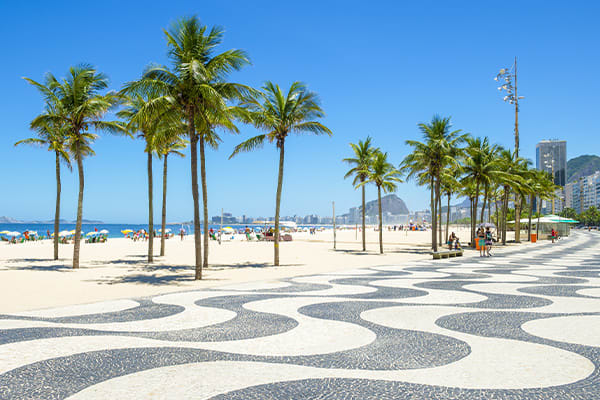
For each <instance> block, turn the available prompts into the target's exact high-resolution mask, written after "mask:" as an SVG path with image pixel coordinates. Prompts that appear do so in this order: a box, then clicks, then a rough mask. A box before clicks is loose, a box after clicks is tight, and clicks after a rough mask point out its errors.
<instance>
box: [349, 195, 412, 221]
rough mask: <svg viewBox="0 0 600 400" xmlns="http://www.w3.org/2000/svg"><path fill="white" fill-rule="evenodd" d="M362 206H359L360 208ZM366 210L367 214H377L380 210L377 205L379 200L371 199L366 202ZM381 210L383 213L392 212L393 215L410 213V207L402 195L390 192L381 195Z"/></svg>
mask: <svg viewBox="0 0 600 400" xmlns="http://www.w3.org/2000/svg"><path fill="white" fill-rule="evenodd" d="M360 209H361V207H359V210H360ZM365 210H366V213H365V214H367V215H373V216H375V215H377V214H378V212H379V209H378V206H377V200H371V201H369V202H367V203H366V204H365ZM381 210H382V211H383V213H384V214H385V213H388V212H389V213H390V214H392V215H406V214H408V213H409V212H408V207H406V204H405V203H404V200H402V199H401V198H400V197H398V196H396V195H395V194H393V193H392V194H388V195H386V196H383V197H381Z"/></svg>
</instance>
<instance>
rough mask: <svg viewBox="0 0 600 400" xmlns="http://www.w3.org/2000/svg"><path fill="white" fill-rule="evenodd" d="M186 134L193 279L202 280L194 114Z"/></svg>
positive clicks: (196, 139) (190, 117)
mask: <svg viewBox="0 0 600 400" xmlns="http://www.w3.org/2000/svg"><path fill="white" fill-rule="evenodd" d="M187 119H188V134H189V137H190V160H191V167H192V197H193V200H194V250H195V261H196V275H195V277H194V279H196V280H198V279H202V235H201V233H200V204H199V194H198V136H196V130H195V127H194V113H193V112H192V113H190V115H188V118H187Z"/></svg>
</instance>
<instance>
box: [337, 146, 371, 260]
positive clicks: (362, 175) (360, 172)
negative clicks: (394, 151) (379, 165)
mask: <svg viewBox="0 0 600 400" xmlns="http://www.w3.org/2000/svg"><path fill="white" fill-rule="evenodd" d="M350 147H352V151H353V152H354V157H351V158H344V159H343V160H342V161H344V162H346V163H348V164H350V165H352V166H353V167H352V168H351V169H350V170H349V171H348V172H346V175H344V179H346V178H348V177H350V176H354V181H352V184H353V185H354V187H355V188H358V187H359V186H360V188H361V191H362V207H361V211H362V251H366V250H367V246H366V244H367V242H366V236H365V235H366V233H365V185H364V182H365V181H366V180H367V178H368V176H369V168H370V166H371V163H372V160H373V155H374V153H375V152H376V151H377V149H376V148H373V147H372V146H371V138H370V137H368V136H367V138H366V139H365V141H364V142H363V141H362V140H359V141H358V144H354V143H350Z"/></svg>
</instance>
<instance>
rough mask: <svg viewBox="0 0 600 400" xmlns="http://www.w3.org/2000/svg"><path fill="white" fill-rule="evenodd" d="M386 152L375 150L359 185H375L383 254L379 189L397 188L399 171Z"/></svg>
mask: <svg viewBox="0 0 600 400" xmlns="http://www.w3.org/2000/svg"><path fill="white" fill-rule="evenodd" d="M387 156H388V155H387V153H382V152H381V151H380V150H377V151H376V152H375V154H374V155H373V159H372V162H371V165H370V168H369V174H368V177H367V179H366V180H365V181H364V182H361V183H360V184H359V185H361V186H364V185H366V184H367V183H373V184H375V186H377V204H378V207H379V253H380V254H383V213H382V211H381V189H383V191H384V192H385V193H389V192H394V191H396V189H397V188H398V185H397V184H398V183H399V182H402V179H400V171H399V170H397V169H396V168H395V167H394V166H393V165H392V164H391V163H389V162H388V160H387Z"/></svg>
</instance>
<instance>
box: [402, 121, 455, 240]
mask: <svg viewBox="0 0 600 400" xmlns="http://www.w3.org/2000/svg"><path fill="white" fill-rule="evenodd" d="M451 128H452V124H451V123H450V118H441V117H439V116H437V115H436V116H434V117H433V118H432V120H431V122H430V123H429V124H419V129H420V130H421V132H422V133H423V138H424V142H419V141H415V140H407V141H406V144H407V145H409V146H411V147H413V151H412V152H411V153H410V154H409V155H408V156H406V157H405V158H404V160H403V162H402V166H401V168H402V169H406V170H408V175H407V176H408V177H409V178H411V177H415V176H418V175H419V174H421V173H425V174H426V176H428V178H429V180H428V184H429V186H430V194H431V222H432V229H431V247H432V248H433V251H437V250H438V242H437V237H436V236H437V235H436V232H437V230H438V228H437V226H438V225H437V215H438V203H439V199H440V195H441V175H442V171H443V170H444V168H454V167H455V166H456V165H457V164H458V162H457V160H456V158H455V152H456V149H457V148H458V147H459V146H460V144H461V143H462V142H463V141H464V140H465V138H466V135H465V134H461V133H460V132H461V131H460V130H454V131H451ZM419 180H420V181H421V182H423V183H424V180H422V178H419Z"/></svg>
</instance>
